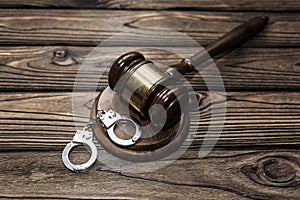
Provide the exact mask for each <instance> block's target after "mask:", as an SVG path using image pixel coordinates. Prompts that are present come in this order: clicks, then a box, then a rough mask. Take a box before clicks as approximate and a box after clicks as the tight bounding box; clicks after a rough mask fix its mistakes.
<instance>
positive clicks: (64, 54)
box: [52, 48, 77, 66]
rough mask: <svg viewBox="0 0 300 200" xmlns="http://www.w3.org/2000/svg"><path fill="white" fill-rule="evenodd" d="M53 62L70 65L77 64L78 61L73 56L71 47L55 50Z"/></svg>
mask: <svg viewBox="0 0 300 200" xmlns="http://www.w3.org/2000/svg"><path fill="white" fill-rule="evenodd" d="M52 63H53V64H55V65H59V66H70V65H73V64H77V61H76V60H75V58H73V57H72V56H71V52H70V51H69V49H66V48H61V49H56V50H55V51H54V52H53V57H52Z"/></svg>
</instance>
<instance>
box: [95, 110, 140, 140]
mask: <svg viewBox="0 0 300 200" xmlns="http://www.w3.org/2000/svg"><path fill="white" fill-rule="evenodd" d="M98 117H99V119H100V120H101V122H102V123H103V125H104V127H106V129H107V133H108V136H109V138H110V139H111V140H112V141H113V142H114V143H116V144H118V145H120V146H130V145H134V144H135V143H136V142H137V141H138V140H139V139H140V137H141V135H142V129H141V126H140V125H139V124H138V123H137V122H136V121H135V120H133V119H132V118H130V117H129V116H126V115H120V114H119V113H117V112H115V111H113V110H109V111H107V112H106V111H104V110H99V111H98ZM122 121H123V122H130V123H132V124H133V125H134V126H135V134H134V136H133V137H132V138H130V139H127V140H124V139H121V138H119V137H118V136H117V135H116V134H115V132H114V129H115V126H116V124H117V122H122Z"/></svg>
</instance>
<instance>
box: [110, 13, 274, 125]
mask: <svg viewBox="0 0 300 200" xmlns="http://www.w3.org/2000/svg"><path fill="white" fill-rule="evenodd" d="M267 23H268V17H254V18H252V19H250V20H249V21H247V22H245V23H244V24H242V25H240V26H238V27H236V28H235V29H233V30H232V31H230V32H229V33H227V34H225V35H224V36H223V37H222V38H220V39H219V40H217V41H216V42H215V43H214V44H212V45H209V46H208V47H207V48H206V51H207V52H205V53H203V52H202V51H201V52H199V53H197V54H195V55H194V56H192V57H191V58H185V59H183V60H182V61H181V62H180V63H178V64H175V65H171V66H170V67H171V68H174V69H176V70H177V71H178V72H179V73H181V74H183V75H184V74H185V73H187V72H192V71H194V70H195V65H198V64H199V63H200V64H201V63H204V62H205V61H207V59H209V56H207V53H208V54H209V55H210V57H214V56H216V55H218V54H220V53H222V52H225V51H228V50H232V49H234V48H236V47H238V46H239V45H241V44H242V43H244V42H245V41H247V40H248V39H250V38H251V37H253V36H255V35H256V34H258V33H259V32H260V31H261V30H263V29H264V27H265V26H266V25H267ZM198 70H199V69H198ZM108 82H109V87H110V88H111V89H112V90H113V91H114V92H116V93H117V94H118V95H120V96H121V99H122V100H123V101H125V102H127V103H129V104H130V106H131V107H132V108H133V110H135V111H136V112H137V113H139V114H140V115H141V116H142V117H144V118H146V119H150V120H151V122H152V123H153V124H154V125H156V126H159V127H163V128H168V127H171V126H172V125H174V124H176V123H177V122H178V121H179V120H180V118H181V114H182V110H185V109H186V106H188V102H189V95H188V90H187V89H186V87H184V86H183V85H180V84H178V83H177V82H178V80H177V77H176V75H174V74H172V73H167V72H163V71H161V70H160V69H158V68H157V67H156V66H155V64H154V63H153V62H152V61H149V60H146V59H145V57H144V56H143V55H142V54H141V53H138V52H129V53H125V54H123V55H121V56H120V57H119V58H118V59H117V60H116V61H115V62H114V63H113V64H112V66H111V69H110V71H109V75H108ZM137 86H138V87H137ZM153 105H160V106H161V107H159V106H158V107H157V106H153ZM161 108H163V109H164V110H165V112H166V118H165V119H164V120H162V110H161Z"/></svg>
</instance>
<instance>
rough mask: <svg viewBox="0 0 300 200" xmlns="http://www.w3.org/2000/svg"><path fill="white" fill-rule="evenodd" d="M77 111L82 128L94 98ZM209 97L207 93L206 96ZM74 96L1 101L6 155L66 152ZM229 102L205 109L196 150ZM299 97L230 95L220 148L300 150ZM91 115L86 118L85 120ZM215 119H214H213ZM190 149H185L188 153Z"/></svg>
mask: <svg viewBox="0 0 300 200" xmlns="http://www.w3.org/2000/svg"><path fill="white" fill-rule="evenodd" d="M83 94H84V96H85V99H83V100H82V103H81V104H76V105H77V106H76V108H77V109H79V108H81V114H79V113H78V112H76V113H75V119H76V123H77V125H78V126H84V125H85V124H86V123H87V121H88V116H89V112H90V110H89V109H90V107H91V105H92V101H93V99H92V97H91V96H93V93H83ZM203 94H204V95H205V93H203ZM71 98H72V94H71V93H8V94H1V95H0V123H1V126H0V150H1V151H11V150H62V149H63V148H64V146H65V145H66V143H68V142H69V141H70V140H71V139H72V137H73V135H74V133H75V127H74V122H73V112H74V110H73V109H72V99H71ZM223 99H224V96H223V95H221V94H218V93H215V94H214V99H213V101H210V100H209V98H208V97H206V98H205V99H204V100H203V102H202V105H201V108H202V109H201V117H200V120H199V122H191V128H192V129H195V128H197V127H198V124H200V125H201V126H200V127H199V129H198V131H197V134H196V135H195V139H194V142H193V144H192V146H191V147H193V148H199V147H200V146H201V144H202V141H203V139H204V138H205V135H206V131H207V128H208V126H209V125H210V122H212V123H211V127H212V128H213V129H216V128H218V127H219V124H220V123H221V119H222V116H224V115H223V114H222V111H221V112H220V113H218V114H217V115H215V116H214V117H212V115H211V109H212V105H211V103H212V102H213V103H214V104H213V105H214V106H215V107H217V106H219V105H221V104H222V101H223ZM299 108H300V95H299V92H260V93H259V92H258V93H249V92H248V93H247V92H233V93H227V113H226V119H225V125H224V128H223V131H222V134H221V136H220V138H219V140H218V143H217V146H216V147H217V148H253V147H255V148H257V147H261V148H275V147H278V146H283V147H285V148H297V146H298V145H299V144H300V137H299V131H300V109H299ZM85 113H86V114H85ZM211 117H212V119H211ZM184 148H185V147H184Z"/></svg>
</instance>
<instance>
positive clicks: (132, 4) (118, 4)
mask: <svg viewBox="0 0 300 200" xmlns="http://www.w3.org/2000/svg"><path fill="white" fill-rule="evenodd" d="M0 7H2V8H20V7H21V8H24V7H26V8H28V7H34V8H102V9H143V10H153V9H155V10H163V9H172V10H176V9H180V10H181V9H186V10H209V11H213V10H218V11H222V10H228V11H299V8H300V5H299V2H297V1H291V0H280V1H271V0H258V1H255V2H253V1H251V0H227V1H222V0H198V1H193V0H188V1H171V0H154V1H147V0H140V1H133V0H126V1H125V0H105V1H103V0H88V1H86V0H63V1H56V0H43V1H41V0H23V1H18V0H1V1H0Z"/></svg>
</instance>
